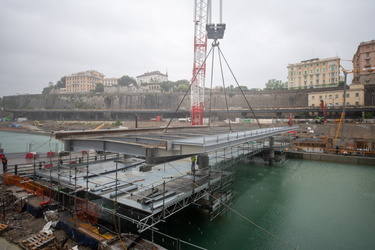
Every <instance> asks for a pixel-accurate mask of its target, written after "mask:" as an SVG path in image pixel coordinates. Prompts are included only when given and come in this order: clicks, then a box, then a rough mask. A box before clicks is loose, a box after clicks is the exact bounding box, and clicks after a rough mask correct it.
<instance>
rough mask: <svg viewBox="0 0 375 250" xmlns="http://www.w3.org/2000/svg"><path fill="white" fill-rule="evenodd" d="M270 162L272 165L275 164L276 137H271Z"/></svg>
mask: <svg viewBox="0 0 375 250" xmlns="http://www.w3.org/2000/svg"><path fill="white" fill-rule="evenodd" d="M268 157H269V164H270V165H271V166H272V165H274V164H275V138H274V137H273V136H271V137H270V152H269V155H268Z"/></svg>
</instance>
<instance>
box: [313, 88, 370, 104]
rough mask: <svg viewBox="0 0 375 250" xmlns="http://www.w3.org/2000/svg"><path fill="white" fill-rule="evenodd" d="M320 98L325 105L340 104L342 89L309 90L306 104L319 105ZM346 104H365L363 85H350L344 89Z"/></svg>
mask: <svg viewBox="0 0 375 250" xmlns="http://www.w3.org/2000/svg"><path fill="white" fill-rule="evenodd" d="M321 100H323V101H324V103H325V105H326V106H327V107H332V106H342V104H343V100H344V90H343V89H342V90H331V91H327V90H325V91H321V92H311V93H309V94H308V106H310V107H319V106H320V102H321ZM345 102H346V105H349V106H363V105H365V88H364V86H363V85H350V86H349V89H347V90H346V99H345Z"/></svg>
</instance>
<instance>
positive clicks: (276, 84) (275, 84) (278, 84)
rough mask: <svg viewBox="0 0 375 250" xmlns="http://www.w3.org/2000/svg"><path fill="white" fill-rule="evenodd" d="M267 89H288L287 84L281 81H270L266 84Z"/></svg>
mask: <svg viewBox="0 0 375 250" xmlns="http://www.w3.org/2000/svg"><path fill="white" fill-rule="evenodd" d="M265 89H267V90H270V89H287V83H283V82H282V81H281V80H276V79H270V80H268V82H267V83H266V88H265Z"/></svg>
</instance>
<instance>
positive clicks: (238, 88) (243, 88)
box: [234, 86, 249, 90]
mask: <svg viewBox="0 0 375 250" xmlns="http://www.w3.org/2000/svg"><path fill="white" fill-rule="evenodd" d="M240 88H241V89H242V90H249V89H248V88H247V87H246V86H239V87H238V86H237V87H235V88H234V90H240Z"/></svg>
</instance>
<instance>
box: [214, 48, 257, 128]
mask: <svg viewBox="0 0 375 250" xmlns="http://www.w3.org/2000/svg"><path fill="white" fill-rule="evenodd" d="M218 50H219V52H220V54H221V55H222V56H223V59H224V61H225V63H226V65H227V67H228V69H229V71H230V73H231V74H232V76H233V79H234V80H235V82H236V83H237V86H238V88H239V89H240V91H241V93H242V95H243V97H244V98H245V101H246V103H247V105H248V106H249V108H250V110H251V112H252V113H253V116H254V118H255V120H256V121H257V123H258V126H259V128H262V126H261V125H260V123H259V120H258V117H256V115H255V112H254V110H253V108H252V107H251V105H250V103H249V101H248V100H247V98H246V96H245V93H244V92H243V90H242V88H241V86H240V84H239V83H238V81H237V78H236V76H235V75H234V73H233V71H232V68H231V67H230V66H229V63H228V61H227V59H226V58H225V56H224V54H223V52H222V51H221V49H220V47H218Z"/></svg>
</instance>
